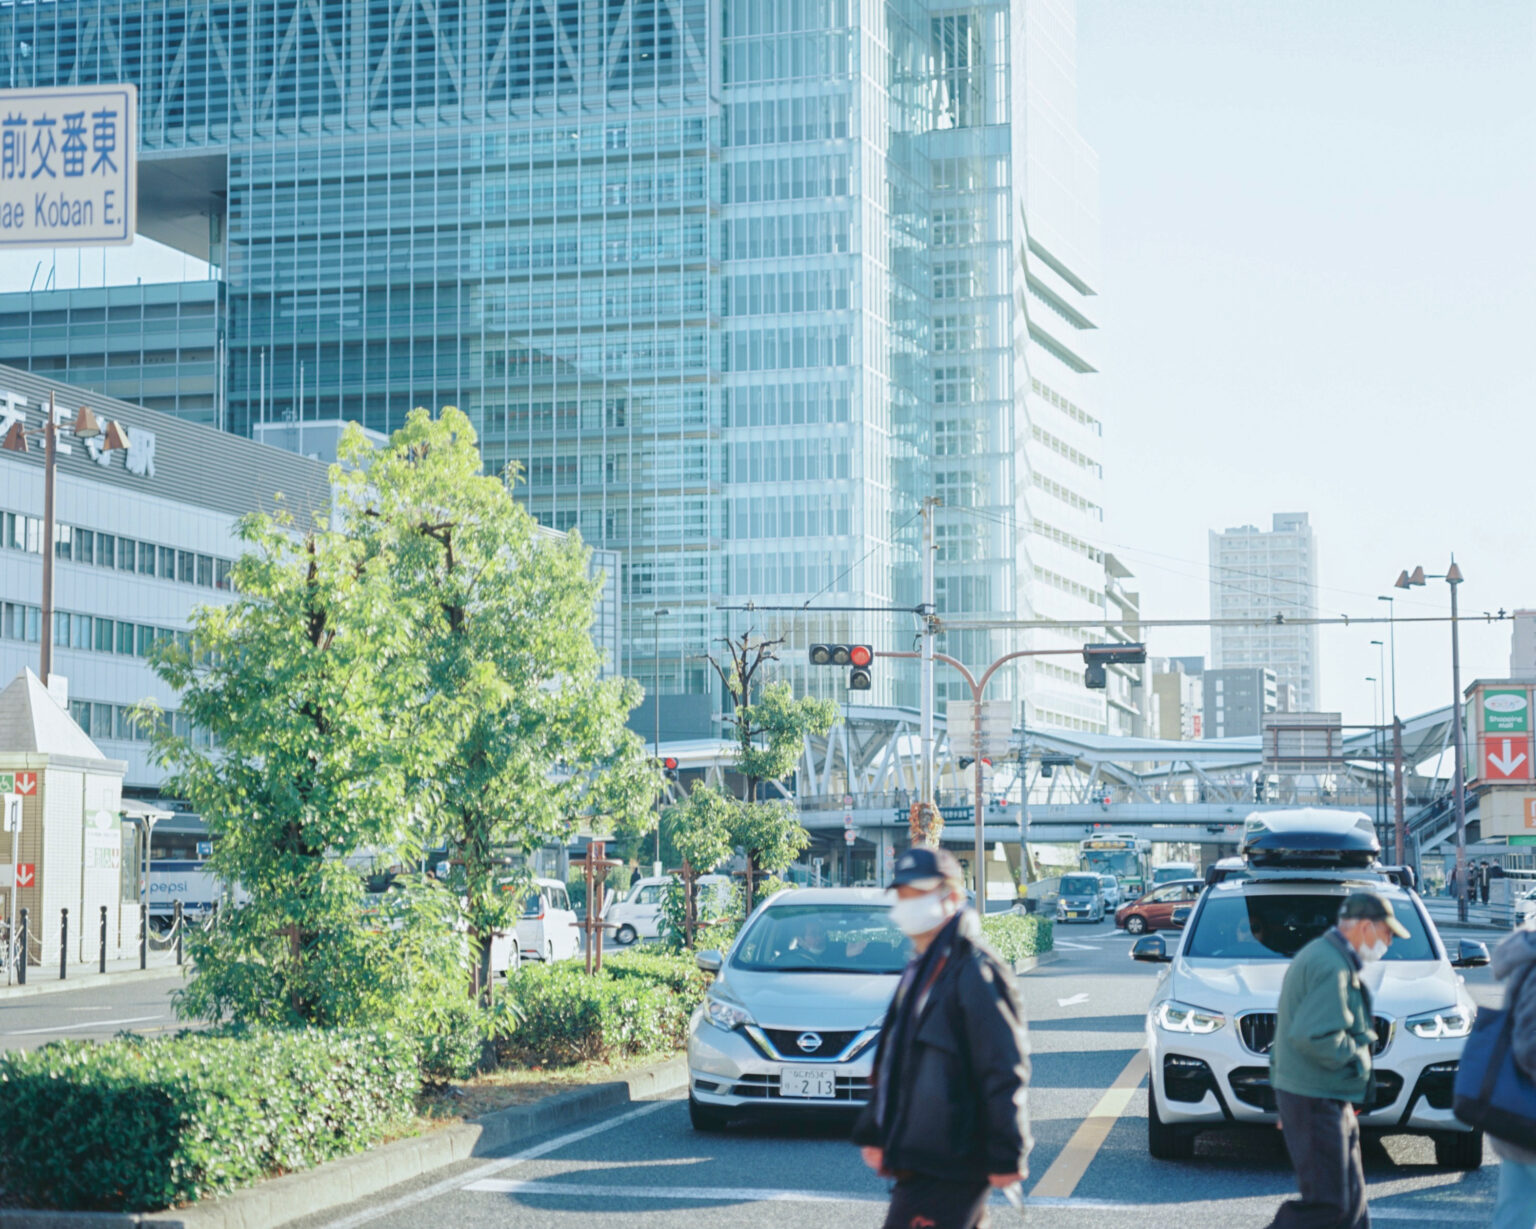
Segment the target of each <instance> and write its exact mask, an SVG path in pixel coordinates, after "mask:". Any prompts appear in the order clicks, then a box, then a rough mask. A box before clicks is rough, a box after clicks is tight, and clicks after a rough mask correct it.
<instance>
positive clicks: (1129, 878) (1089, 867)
mask: <svg viewBox="0 0 1536 1229" xmlns="http://www.w3.org/2000/svg"><path fill="white" fill-rule="evenodd" d="M1151 858H1152V842H1151V841H1149V840H1147V839H1146V838H1145V837H1140V836H1137V835H1135V834H1134V833H1130V832H1117V833H1114V834H1112V835H1108V836H1090V837H1088V838H1087V839H1086V840H1083V841H1080V842H1078V859H1079V861H1080V863H1081V866H1082V869H1083V870H1085V871H1092V872H1094V873H1095V874H1097V875H1113V876H1114V877H1115V878H1116V879H1117V880H1118V881H1119V883H1120V890H1121V892H1122V894H1123V895H1124V898H1125V899H1126V900H1134V899H1136V897H1138V896H1140V895H1142V894H1143V893H1144V892H1145V891H1146V890H1147V875H1148V863H1149V862H1150V861H1151Z"/></svg>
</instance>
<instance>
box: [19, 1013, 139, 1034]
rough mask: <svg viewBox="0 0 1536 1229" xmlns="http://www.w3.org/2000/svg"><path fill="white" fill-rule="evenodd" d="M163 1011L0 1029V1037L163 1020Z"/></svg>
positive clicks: (70, 1031)
mask: <svg viewBox="0 0 1536 1229" xmlns="http://www.w3.org/2000/svg"><path fill="white" fill-rule="evenodd" d="M164 1019H165V1013H164V1012H161V1013H160V1014H159V1015H156V1016H130V1017H129V1018H128V1019H126V1020H81V1021H79V1022H78V1023H76V1024H59V1025H55V1026H54V1027H52V1028H17V1029H8V1030H4V1031H0V1037H36V1036H38V1035H39V1034H41V1033H78V1032H81V1031H83V1030H84V1029H93V1028H106V1027H107V1026H108V1025H109V1024H143V1023H144V1022H145V1021H146V1020H164Z"/></svg>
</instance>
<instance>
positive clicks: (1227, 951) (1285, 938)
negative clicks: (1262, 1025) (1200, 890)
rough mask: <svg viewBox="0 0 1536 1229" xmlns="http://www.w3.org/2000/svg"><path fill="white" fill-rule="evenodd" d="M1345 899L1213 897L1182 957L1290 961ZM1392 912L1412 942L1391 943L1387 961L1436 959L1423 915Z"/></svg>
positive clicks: (1329, 923)
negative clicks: (1405, 929)
mask: <svg viewBox="0 0 1536 1229" xmlns="http://www.w3.org/2000/svg"><path fill="white" fill-rule="evenodd" d="M1343 899H1344V897H1343V894H1342V893H1337V894H1333V893H1329V894H1325V893H1321V892H1298V893H1295V894H1294V895H1284V896H1282V895H1269V894H1266V895H1257V894H1254V895H1245V896H1213V897H1212V898H1211V899H1210V900H1208V901H1206V903H1205V908H1204V909H1202V910H1200V916H1199V917H1197V918H1196V919H1195V924H1194V928H1193V929H1192V930H1191V931H1190V932H1189V933H1188V935H1187V936H1186V938H1185V940H1184V955H1185V956H1210V957H1218V958H1220V959H1224V960H1289V959H1290V958H1291V957H1292V956H1294V955H1295V954H1296V953H1297V952H1299V951H1300V950H1301V949H1302V947H1303V946H1304V945H1305V944H1307V943H1310V942H1311V941H1312V940H1313V939H1315V938H1317V936H1318V935H1320V934H1322V933H1323V932H1324V931H1326V930H1327V929H1328V928H1329V927H1330V926H1332V925H1333V924H1334V922H1335V921H1336V920H1337V919H1338V916H1339V905H1340V904H1341V903H1343ZM1394 912H1395V913H1396V915H1397V919H1398V921H1400V922H1402V924H1403V925H1404V926H1405V927H1406V928H1407V930H1408V938H1406V939H1393V940H1392V945H1391V946H1390V947H1389V948H1387V954H1386V956H1385V957H1383V959H1386V960H1433V959H1435V951H1434V945H1433V944H1432V943H1431V942H1430V939H1429V935H1428V933H1427V932H1426V931H1425V929H1424V923H1423V921H1422V920H1421V919H1420V917H1419V911H1418V910H1417V909H1415V908H1413V907H1412V906H1411V905H1408V904H1406V903H1403V904H1402V905H1400V906H1399V907H1398V908H1396V909H1394Z"/></svg>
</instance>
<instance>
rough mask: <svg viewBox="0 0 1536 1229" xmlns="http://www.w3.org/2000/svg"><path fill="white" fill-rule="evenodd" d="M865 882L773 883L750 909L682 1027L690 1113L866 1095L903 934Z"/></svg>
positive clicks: (696, 1117)
mask: <svg viewBox="0 0 1536 1229" xmlns="http://www.w3.org/2000/svg"><path fill="white" fill-rule="evenodd" d="M891 900H892V898H891V896H890V895H889V894H887V893H885V892H882V891H879V890H878V889H874V888H804V889H797V890H791V891H787V892H781V893H779V894H778V895H777V896H774V897H773V898H772V899H771V900H769V901H768V902H767V903H765V904H764V905H762V906H761V907H760V908H758V909H756V910H755V911H754V912H753V914H752V916H751V917H750V918H748V919H747V922H746V925H745V926H743V927H742V931H741V934H740V935H739V936H738V937H737V939H736V942H735V944H734V945H733V946H732V948H731V952H730V955H729V956H727V957H722V956H721V954H720V953H719V952H700V953H699V955H698V958H697V959H698V963H699V967H700V968H702V969H705V970H707V971H709V972H712V973H715V974H716V978H715V982H714V985H712V986H711V987H710V988H709V993H708V995H706V997H705V1000H704V1003H703V1004H702V1006H700V1007H699V1008H698V1010H697V1011H695V1012H694V1015H693V1019H692V1021H691V1023H690V1027H689V1030H688V1076H689V1080H688V1113H689V1117H690V1118H691V1119H692V1121H693V1125H694V1128H695V1129H696V1130H700V1131H714V1130H720V1129H721V1128H723V1127H724V1126H725V1125H726V1124H727V1123H728V1122H729V1121H730V1120H731V1119H733V1118H744V1117H748V1116H752V1115H762V1114H768V1113H773V1112H783V1111H786V1110H802V1111H803V1110H812V1111H815V1110H843V1111H848V1110H854V1109H857V1108H859V1107H860V1106H862V1105H863V1104H864V1103H865V1102H866V1101H867V1100H868V1099H869V1077H870V1074H871V1072H872V1071H873V1066H874V1057H875V1043H876V1041H878V1040H879V1037H880V1025H881V1023H882V1022H883V1021H884V1019H885V1009H886V1007H887V1006H888V1005H889V1004H890V1001H891V995H892V994H893V993H895V990H896V983H897V981H898V980H899V979H900V976H901V971H902V969H903V968H905V967H906V963H907V954H908V950H909V944H908V941H907V938H906V936H905V935H903V934H902V933H901V932H900V931H899V930H897V929H896V927H895V926H893V925H892V924H891V921H890V906H891Z"/></svg>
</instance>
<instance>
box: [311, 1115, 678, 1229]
mask: <svg viewBox="0 0 1536 1229" xmlns="http://www.w3.org/2000/svg"><path fill="white" fill-rule="evenodd" d="M676 1104H677V1102H676V1101H675V1100H667V1101H652V1102H648V1103H647V1104H645V1105H641V1106H638V1107H636V1108H635V1109H632V1110H630V1111H629V1112H628V1113H624V1114H620V1115H618V1116H617V1117H616V1118H608V1119H604V1120H603V1121H602V1122H597V1123H593V1124H592V1125H591V1126H590V1127H583V1128H582V1129H581V1130H579V1131H571V1132H569V1133H567V1134H565V1135H557V1136H556V1137H555V1138H554V1139H550V1140H545V1141H544V1142H543V1143H542V1144H535V1145H534V1146H533V1147H532V1148H524V1149H523V1150H522V1151H521V1152H515V1153H513V1154H512V1155H511V1156H506V1157H501V1158H499V1159H498V1160H494V1161H489V1162H487V1163H486V1164H484V1165H480V1166H477V1167H476V1168H474V1169H471V1170H470V1171H468V1172H467V1173H462V1174H458V1175H457V1176H455V1177H452V1178H444V1179H443V1180H442V1181H441V1182H434V1183H433V1184H432V1185H431V1186H426V1187H423V1188H422V1189H421V1190H419V1191H412V1192H411V1193H410V1194H409V1195H401V1196H400V1197H399V1198H398V1199H392V1200H390V1201H389V1202H388V1203H383V1204H379V1205H377V1206H375V1207H371V1208H365V1209H363V1210H362V1211H361V1212H354V1213H353V1214H352V1215H351V1216H343V1217H342V1218H341V1219H340V1220H333V1221H330V1222H328V1223H327V1224H326V1226H325V1229H355V1227H356V1226H358V1225H366V1224H367V1223H368V1222H369V1221H374V1220H378V1219H379V1217H381V1216H388V1215H389V1214H390V1213H391V1212H399V1211H401V1210H402V1209H404V1208H410V1207H414V1206H415V1205H416V1204H419V1203H426V1202H428V1201H429V1200H432V1199H436V1198H437V1197H438V1196H440V1195H447V1194H451V1193H452V1192H453V1191H457V1190H462V1189H464V1187H465V1185H466V1184H472V1183H474V1182H477V1181H480V1180H482V1179H484V1178H489V1177H491V1176H492V1175H493V1174H499V1173H503V1172H505V1171H506V1170H508V1169H512V1168H514V1167H515V1166H518V1165H521V1164H523V1162H525V1161H533V1160H537V1159H538V1158H539V1157H541V1156H546V1155H548V1154H549V1153H551V1152H556V1151H558V1150H559V1149H561V1148H564V1147H565V1146H566V1145H567V1144H574V1143H578V1142H580V1141H581V1140H584V1139H590V1138H591V1137H592V1136H594V1135H601V1134H602V1133H603V1132H604V1131H611V1130H613V1128H614V1127H620V1126H623V1125H624V1124H625V1123H627V1122H633V1121H634V1120H635V1119H636V1118H640V1117H643V1116H644V1115H646V1114H653V1113H655V1112H656V1111H657V1110H659V1109H665V1108H666V1107H667V1106H669V1105H676Z"/></svg>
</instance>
